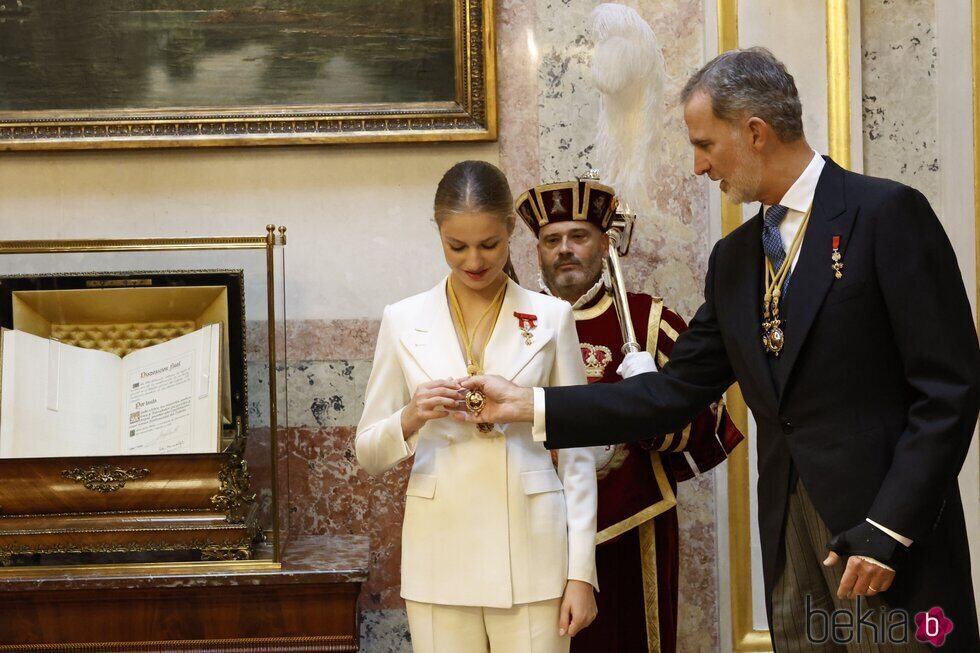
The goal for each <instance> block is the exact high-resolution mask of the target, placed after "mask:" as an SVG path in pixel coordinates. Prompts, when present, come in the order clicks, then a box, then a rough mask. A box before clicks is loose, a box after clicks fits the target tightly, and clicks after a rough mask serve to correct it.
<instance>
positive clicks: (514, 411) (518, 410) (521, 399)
mask: <svg viewBox="0 0 980 653" xmlns="http://www.w3.org/2000/svg"><path fill="white" fill-rule="evenodd" d="M459 383H460V385H461V386H462V388H463V392H464V393H465V392H466V391H467V390H479V391H480V392H482V393H483V395H484V396H485V397H486V401H485V403H484V406H483V410H481V411H480V412H479V413H478V414H476V415H474V414H472V413H468V412H464V411H465V407H464V409H463V411H460V412H456V413H454V414H453V416H454V417H455V418H456V419H459V420H462V421H465V422H472V423H473V424H479V423H480V422H488V423H491V424H509V423H511V422H533V421H534V393H533V392H532V391H531V388H522V387H521V386H519V385H514V384H513V383H511V382H510V381H508V380H507V379H505V378H504V377H502V376H494V375H482V376H471V377H470V378H468V379H459Z"/></svg>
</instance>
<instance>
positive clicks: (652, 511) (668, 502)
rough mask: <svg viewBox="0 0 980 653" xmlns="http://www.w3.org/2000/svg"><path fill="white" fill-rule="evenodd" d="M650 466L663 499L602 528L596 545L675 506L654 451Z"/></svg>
mask: <svg viewBox="0 0 980 653" xmlns="http://www.w3.org/2000/svg"><path fill="white" fill-rule="evenodd" d="M650 465H651V466H652V467H653V476H654V478H656V479H657V488H658V489H659V490H660V496H661V497H663V498H662V499H661V500H660V501H658V502H656V503H655V504H653V505H652V506H647V507H646V508H644V509H643V510H641V511H640V512H638V513H636V514H634V515H633V516H632V517H627V518H626V519H624V520H623V521H621V522H618V523H616V524H613V525H612V526H607V527H605V528H603V529H602V530H601V531H599V532H598V533H596V536H595V543H596V544H597V545H598V544H602V543H603V542H607V541H609V540H611V539H612V538H614V537H616V536H618V535H622V534H623V533H625V532H626V531H628V530H630V529H632V528H636V527H637V526H639V525H640V524H642V523H644V522H646V521H649V520H651V519H653V518H654V517H656V516H657V515H659V514H661V513H664V512H667V511H668V510H670V509H671V508H673V507H674V506H676V505H677V497H676V496H674V491H673V490H672V489H671V487H670V481H669V480H667V472H665V471H664V466H663V462H662V461H661V460H660V454H658V453H657V452H656V451H651V452H650Z"/></svg>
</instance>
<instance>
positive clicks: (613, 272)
mask: <svg viewBox="0 0 980 653" xmlns="http://www.w3.org/2000/svg"><path fill="white" fill-rule="evenodd" d="M582 178H583V179H595V180H596V181H599V171H598V170H595V169H593V170H589V172H588V173H586V174H585V175H584V176H583V177H582ZM635 222H636V215H635V214H633V213H631V212H630V208H629V206H628V205H627V204H626V203H625V202H620V203H619V206H618V207H617V209H616V216H615V217H614V218H613V220H612V224H611V225H609V229H608V230H607V231H606V235H607V236H609V245H610V247H609V253H608V254H607V255H606V269H607V271H608V273H609V277H608V282H609V283H608V285H609V289H610V291H611V292H612V298H613V304H614V305H615V306H616V317H617V318H618V319H619V332H620V334H621V335H622V336H623V349H622V351H623V353H624V354H632V353H635V352H638V351H640V343H639V342H637V340H636V330H635V329H633V317H632V316H631V315H630V304H629V298H628V297H627V296H626V284H625V283H624V282H623V267H622V266H621V265H620V264H619V257H620V256H626V254H627V252H629V249H630V241H631V240H632V239H633V224H634V223H635Z"/></svg>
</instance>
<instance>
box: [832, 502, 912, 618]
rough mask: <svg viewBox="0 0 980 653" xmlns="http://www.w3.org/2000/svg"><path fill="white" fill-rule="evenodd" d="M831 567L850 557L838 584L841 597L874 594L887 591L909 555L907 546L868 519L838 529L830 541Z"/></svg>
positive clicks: (839, 596)
mask: <svg viewBox="0 0 980 653" xmlns="http://www.w3.org/2000/svg"><path fill="white" fill-rule="evenodd" d="M827 549H829V551H830V552H829V553H828V554H827V559H826V560H824V561H823V563H824V565H826V566H827V567H833V566H834V565H836V564H838V563H839V562H840V560H841V558H844V557H846V558H847V567H846V568H845V569H844V575H843V576H842V577H841V581H840V587H838V588H837V597H838V598H841V599H843V598H854V597H855V596H874V595H875V594H877V593H879V592H884V591H886V590H887V589H888V588H889V587H891V586H892V582H893V581H894V580H895V569H896V568H901V565H902V563H903V562H904V561H905V560H906V559H907V558H908V556H909V549H908V547H907V546H905V545H904V544H902V543H901V542H899V541H898V540H896V539H895V538H894V537H892V536H891V535H888V534H887V533H885V532H884V531H883V530H881V529H880V528H877V527H876V526H874V525H873V524H871V523H870V522H868V521H863V522H861V523H860V524H858V525H857V526H855V527H853V528H851V529H848V530H846V531H844V532H842V533H838V534H837V535H835V536H834V537H832V538H831V539H830V542H828V543H827Z"/></svg>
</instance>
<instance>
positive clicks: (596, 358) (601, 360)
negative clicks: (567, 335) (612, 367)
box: [580, 342, 613, 379]
mask: <svg viewBox="0 0 980 653" xmlns="http://www.w3.org/2000/svg"><path fill="white" fill-rule="evenodd" d="M580 347H581V349H582V362H583V363H585V376H587V377H589V378H590V379H601V378H602V377H603V376H604V375H605V373H606V367H607V366H608V365H609V363H611V362H612V359H613V353H612V351H611V350H610V349H609V347H606V346H604V345H590V344H589V343H587V342H583V343H582V344H581V345H580Z"/></svg>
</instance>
